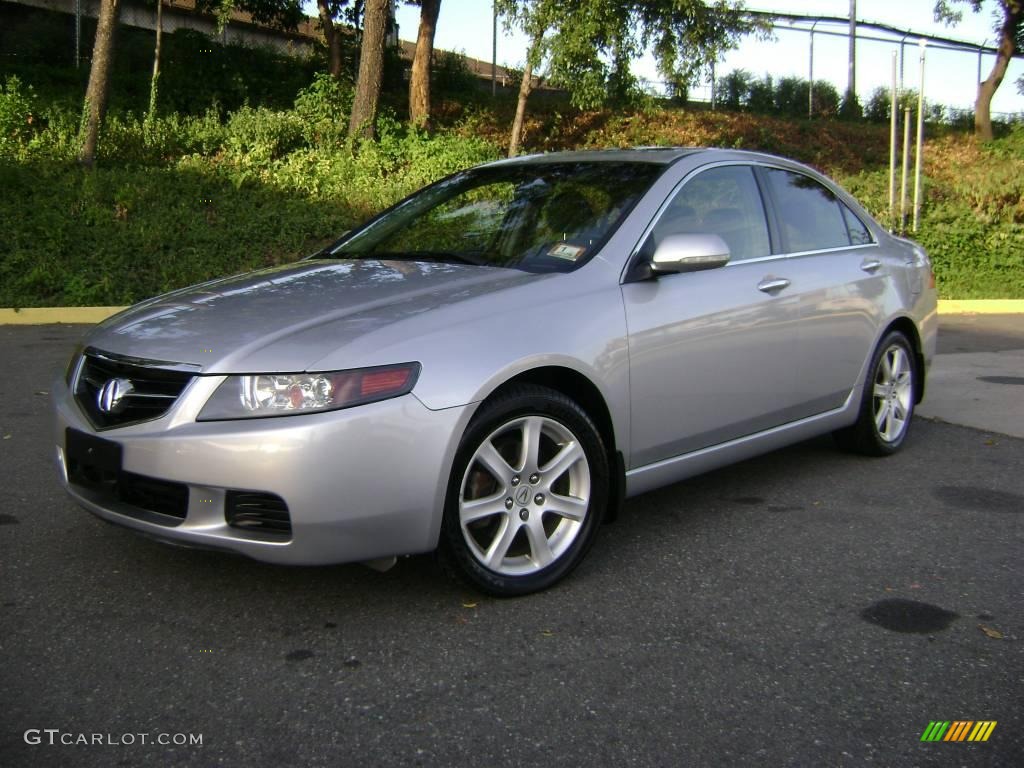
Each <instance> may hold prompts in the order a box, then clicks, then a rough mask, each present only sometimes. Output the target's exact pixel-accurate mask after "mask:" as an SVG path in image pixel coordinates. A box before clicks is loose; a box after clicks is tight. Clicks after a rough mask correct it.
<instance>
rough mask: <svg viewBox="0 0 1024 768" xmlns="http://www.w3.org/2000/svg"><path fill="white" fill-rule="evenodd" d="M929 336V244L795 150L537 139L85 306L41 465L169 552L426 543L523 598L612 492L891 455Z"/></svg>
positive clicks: (291, 559) (575, 545)
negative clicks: (506, 156)
mask: <svg viewBox="0 0 1024 768" xmlns="http://www.w3.org/2000/svg"><path fill="white" fill-rule="evenodd" d="M935 335H936V297H935V282H934V276H933V274H932V271H931V265H930V263H929V261H928V258H927V256H926V255H925V253H924V251H923V250H922V249H921V248H920V247H919V246H918V245H916V244H914V243H913V242H910V241H908V240H904V239H901V238H897V237H894V236H892V235H890V234H889V233H887V232H886V231H885V229H884V228H882V227H881V226H879V224H878V223H877V222H875V221H874V220H873V219H872V218H871V216H870V215H868V213H867V212H866V211H865V210H864V209H863V208H862V207H861V206H860V205H858V204H857V202H856V201H855V200H853V199H852V198H851V197H850V196H849V195H848V194H847V193H846V192H844V191H843V190H842V189H840V188H839V187H837V186H836V185H835V184H833V183H832V182H830V181H829V180H828V179H826V178H824V177H822V176H821V175H819V174H818V173H816V172H814V171H812V170H811V169H809V168H806V167H804V166H802V165H799V164H797V163H794V162H791V161H788V160H784V159H781V158H778V157H772V156H769V155H761V154H753V153H747V152H738V151H724V150H711V149H640V150H630V151H601V152H576V153H560V154H549V155H541V156H533V157H526V158H520V159H515V160H508V161H501V162H496V163H491V164H488V165H484V166H481V167H478V168H473V169H470V170H467V171H464V172H462V173H458V174H455V175H454V176H451V177H449V178H446V179H444V180H442V181H440V182H438V183H436V184H433V185H431V186H429V187H427V188H425V189H423V190H421V191H420V192H417V193H416V194H414V195H412V196H411V197H409V198H407V199H406V200H403V201H402V202H400V203H399V204H397V205H396V206H394V207H393V208H391V209H389V210H387V211H385V212H384V213H382V214H380V215H379V216H377V217H376V218H374V219H372V220H370V221H369V222H367V223H366V224H365V225H363V226H362V227H360V228H359V229H356V230H354V231H352V232H350V233H347V234H346V235H344V236H343V237H342V238H341V239H340V240H338V241H337V242H336V243H334V244H333V245H331V246H329V247H328V248H326V249H324V250H323V251H322V252H320V253H317V254H315V255H313V256H311V257H310V258H308V259H305V260H303V261H301V262H298V263H296V264H292V265H288V266H284V267H278V268H272V269H265V270H261V271H259V272H254V273H252V274H248V275H242V276H238V277H230V278H225V279H221V280H214V281H212V282H209V283H205V284H202V285H198V286H195V287H192V288H188V289H184V290H181V291H176V292H174V293H170V294H167V295H164V296H160V297H157V298H155V299H151V300H149V301H146V302H143V303H141V304H139V305H137V306H135V307H132V308H131V309H129V310H127V311H125V312H122V313H121V314H119V315H117V316H115V317H113V318H111V319H109V320H107V321H106V322H104V323H102V324H100V325H99V326H97V327H96V328H95V329H94V330H92V331H91V332H90V333H89V334H88V336H87V337H86V338H85V340H84V342H83V344H82V347H81V349H80V350H79V352H78V353H77V354H76V355H75V356H74V358H73V359H72V360H71V361H70V363H69V365H68V368H67V371H66V372H65V375H64V376H63V377H62V379H61V381H59V382H58V383H57V385H56V386H55V393H56V397H55V401H56V430H55V439H56V444H57V445H56V454H57V461H58V465H59V468H60V476H61V478H62V481H63V483H64V484H65V486H66V487H67V489H68V491H69V493H70V494H71V496H72V497H73V498H74V499H75V500H76V501H77V502H78V503H79V504H81V505H82V506H83V507H85V508H86V509H88V510H89V511H91V512H93V513H94V514H96V515H98V516H99V517H101V518H103V519H105V520H108V521H110V522H114V523H118V524H120V525H123V526H126V527H128V528H132V529H134V530H136V531H139V532H141V533H144V534H148V535H150V536H153V537H156V538H158V539H161V540H164V541H167V542H171V543H177V544H181V545H185V546H199V547H212V548H219V549H223V550H229V551H233V552H237V553H241V554H244V555H248V556H250V557H253V558H256V559H259V560H265V561H269V562H276V563H294V564H324V563H341V562H366V563H368V564H370V565H373V566H376V567H378V568H385V567H389V566H390V565H392V564H393V563H394V562H395V558H396V556H400V555H406V554H412V553H418V552H428V551H433V550H436V551H437V552H438V554H439V557H440V559H441V561H442V563H443V564H444V565H446V566H447V567H448V568H449V569H450V570H452V571H454V572H456V573H457V574H459V575H460V576H461V577H463V578H465V579H466V580H468V581H469V582H470V583H471V584H473V585H474V586H476V587H477V588H479V589H481V590H483V591H485V592H489V593H492V594H496V595H518V594H525V593H528V592H533V591H536V590H539V589H544V588H546V587H549V586H551V585H552V584H554V583H555V582H557V581H558V580H559V579H561V578H563V577H564V576H565V575H566V574H568V573H569V572H570V571H571V570H572V569H573V568H574V567H575V566H576V565H577V564H578V563H579V562H580V560H581V559H582V558H583V557H584V555H585V554H586V552H587V550H588V549H589V547H590V546H591V544H592V543H593V541H594V537H595V536H596V535H597V533H598V530H599V529H600V527H601V523H602V521H604V520H606V519H608V518H610V517H612V516H614V515H615V513H616V511H617V510H618V508H619V506H620V505H621V504H622V501H623V499H625V498H627V497H630V496H634V495H636V494H639V493H643V492H645V491H648V490H650V489H652V488H657V487H660V486H664V485H667V484H669V483H673V482H676V481H678V480H680V479H682V478H685V477H688V476H691V475H694V474H696V473H700V472H705V471H707V470H710V469H713V468H716V467H720V466H722V465H725V464H729V463H731V462H735V461H738V460H741V459H744V458H746V457H748V456H752V455H754V454H757V453H762V452H764V451H770V450H773V449H775V448H778V447H780V446H782V445H786V444H788V443H793V442H795V441H799V440H804V439H807V438H809V437H812V436H815V435H819V434H822V433H828V432H831V433H833V434H835V436H836V438H837V440H838V441H839V443H840V444H841V445H842V446H844V447H847V448H850V449H853V450H856V451H859V452H862V453H867V454H871V455H876V456H882V455H886V454H890V453H892V452H894V451H896V450H898V449H899V448H900V446H901V445H902V444H903V443H904V441H905V439H906V437H907V432H908V429H909V427H910V423H911V416H912V414H913V410H914V405H915V403H917V402H919V401H920V399H921V397H922V396H923V393H924V381H925V373H926V371H927V369H928V365H929V363H930V360H931V358H932V355H933V353H934V350H935Z"/></svg>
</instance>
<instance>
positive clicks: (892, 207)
mask: <svg viewBox="0 0 1024 768" xmlns="http://www.w3.org/2000/svg"><path fill="white" fill-rule="evenodd" d="M899 110H900V104H899V96H898V95H897V91H896V51H893V52H892V87H891V88H890V90H889V225H890V226H892V227H894V228H895V224H896V136H897V125H898V124H899V120H900V118H899Z"/></svg>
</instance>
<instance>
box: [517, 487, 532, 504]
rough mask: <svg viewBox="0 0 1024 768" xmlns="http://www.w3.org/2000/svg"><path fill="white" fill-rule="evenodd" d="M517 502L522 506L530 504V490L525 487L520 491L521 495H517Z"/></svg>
mask: <svg viewBox="0 0 1024 768" xmlns="http://www.w3.org/2000/svg"><path fill="white" fill-rule="evenodd" d="M516 502H518V503H519V504H520V505H524V504H528V503H529V502H530V489H529V488H527V487H526V486H525V485H524V486H523V487H522V488H520V489H519V493H517V494H516Z"/></svg>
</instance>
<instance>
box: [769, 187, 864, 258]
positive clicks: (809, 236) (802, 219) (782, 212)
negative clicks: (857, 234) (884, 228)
mask: <svg viewBox="0 0 1024 768" xmlns="http://www.w3.org/2000/svg"><path fill="white" fill-rule="evenodd" d="M765 176H766V177H767V179H768V188H769V190H770V192H771V195H772V199H773V201H774V203H775V210H776V213H777V215H778V219H779V226H781V227H782V241H783V249H784V250H785V251H786V252H787V253H799V252H801V251H820V250H824V249H826V248H844V247H847V246H849V245H850V242H851V233H850V232H847V229H846V227H847V223H846V220H845V217H844V215H843V210H842V209H843V208H845V206H843V205H842V203H840V202H839V200H838V199H837V198H836V196H835V195H834V194H832V192H830V191H829V190H828V189H826V188H825V187H823V186H822V185H821V184H819V183H818V182H817V181H815V180H814V179H812V178H811V177H810V176H805V175H803V174H802V173H792V172H791V171H783V170H779V169H778V168H766V169H765ZM851 215H852V214H851ZM853 219H854V221H856V217H853ZM861 228H863V225H861ZM868 242H870V235H868Z"/></svg>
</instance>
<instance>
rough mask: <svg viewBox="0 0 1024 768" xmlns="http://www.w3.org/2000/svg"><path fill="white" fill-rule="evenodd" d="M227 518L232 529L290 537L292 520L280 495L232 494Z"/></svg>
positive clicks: (226, 503) (227, 499)
mask: <svg viewBox="0 0 1024 768" xmlns="http://www.w3.org/2000/svg"><path fill="white" fill-rule="evenodd" d="M224 518H225V519H226V520H227V523H228V525H229V526H231V527H232V528H237V529H239V530H242V531H247V532H249V533H256V534H259V535H261V536H266V537H268V538H275V539H278V538H290V537H291V535H292V519H291V516H290V515H289V514H288V505H287V504H285V502H284V499H282V498H281V497H280V496H275V495H274V494H272V493H257V492H255V491H228V492H227V494H225V497H224Z"/></svg>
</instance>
